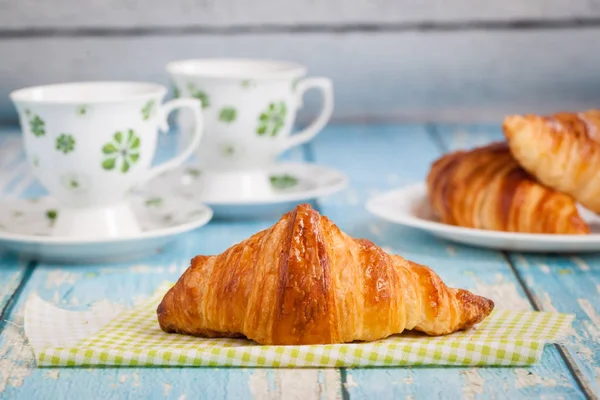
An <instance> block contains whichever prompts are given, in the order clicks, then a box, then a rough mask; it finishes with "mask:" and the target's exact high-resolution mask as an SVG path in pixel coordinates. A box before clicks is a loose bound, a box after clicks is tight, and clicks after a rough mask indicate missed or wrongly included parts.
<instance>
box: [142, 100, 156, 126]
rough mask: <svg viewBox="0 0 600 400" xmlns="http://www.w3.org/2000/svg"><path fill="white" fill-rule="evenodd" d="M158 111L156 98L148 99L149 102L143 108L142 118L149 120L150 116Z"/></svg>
mask: <svg viewBox="0 0 600 400" xmlns="http://www.w3.org/2000/svg"><path fill="white" fill-rule="evenodd" d="M155 111H156V102H155V101H154V100H148V102H147V103H146V104H145V105H144V107H143V108H142V118H143V119H144V121H148V120H149V119H150V117H152V116H153V115H154V113H155Z"/></svg>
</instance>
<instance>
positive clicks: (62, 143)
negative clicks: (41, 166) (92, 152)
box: [56, 133, 75, 154]
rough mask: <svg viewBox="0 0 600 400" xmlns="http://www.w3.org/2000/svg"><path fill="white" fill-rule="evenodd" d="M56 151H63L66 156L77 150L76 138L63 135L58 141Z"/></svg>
mask: <svg viewBox="0 0 600 400" xmlns="http://www.w3.org/2000/svg"><path fill="white" fill-rule="evenodd" d="M56 150H58V151H62V152H63V153H64V154H67V153H70V152H72V151H73V150H75V138H74V137H73V135H69V134H67V133H62V134H61V135H60V136H59V137H58V138H57V139H56Z"/></svg>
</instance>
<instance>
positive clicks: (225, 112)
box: [219, 107, 237, 124]
mask: <svg viewBox="0 0 600 400" xmlns="http://www.w3.org/2000/svg"><path fill="white" fill-rule="evenodd" d="M236 117H237V111H236V109H235V108H233V107H223V108H221V111H220V112H219V121H222V122H225V123H226V124H229V123H231V122H233V121H235V119H236Z"/></svg>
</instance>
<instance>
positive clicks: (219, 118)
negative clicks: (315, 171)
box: [166, 59, 333, 172]
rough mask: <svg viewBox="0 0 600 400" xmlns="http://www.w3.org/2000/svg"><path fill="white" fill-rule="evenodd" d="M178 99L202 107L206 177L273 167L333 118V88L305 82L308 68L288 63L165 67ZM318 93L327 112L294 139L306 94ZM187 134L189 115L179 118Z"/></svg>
mask: <svg viewBox="0 0 600 400" xmlns="http://www.w3.org/2000/svg"><path fill="white" fill-rule="evenodd" d="M166 69H167V71H168V72H169V74H170V76H171V80H172V82H173V84H174V86H175V91H176V96H179V97H183V98H196V99H198V100H200V101H201V102H202V110H203V112H204V121H205V134H204V137H203V138H202V146H200V147H199V148H198V151H197V154H198V163H199V167H200V168H201V169H202V170H204V171H207V172H210V171H213V172H227V171H235V170H242V169H243V170H245V171H248V170H251V169H258V168H261V167H265V166H268V165H269V164H272V163H273V162H274V161H275V160H276V158H277V156H279V155H280V154H281V153H282V152H284V151H285V150H287V149H289V148H291V147H294V146H298V145H300V144H302V143H305V142H307V141H309V140H311V139H312V138H313V137H314V136H315V135H317V134H318V133H319V132H320V131H321V130H322V129H323V127H324V126H325V125H326V124H327V121H328V120H329V118H330V117H331V113H332V111H333V89H332V82H331V80H330V79H328V78H321V77H311V78H304V76H305V75H306V68H305V67H303V66H301V65H298V64H295V63H290V62H284V61H270V60H251V59H249V60H247V59H197V60H184V61H175V62H172V63H170V64H168V65H167V67H166ZM311 88H316V89H320V90H321V91H322V94H323V108H322V110H321V112H320V114H319V115H318V117H317V118H316V119H315V121H314V122H313V123H312V124H311V125H310V126H308V127H307V128H306V129H304V130H303V131H301V132H298V133H295V134H292V128H293V126H294V121H295V118H296V111H297V110H298V109H299V108H300V107H301V106H302V97H303V95H304V93H305V92H306V91H307V90H309V89H311ZM179 114H180V115H179V123H180V125H181V127H182V128H183V131H184V132H189V126H190V122H191V120H190V114H188V113H184V112H182V113H179Z"/></svg>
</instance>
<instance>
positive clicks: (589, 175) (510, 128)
mask: <svg viewBox="0 0 600 400" xmlns="http://www.w3.org/2000/svg"><path fill="white" fill-rule="evenodd" d="M503 129H504V135H505V137H506V140H507V142H508V145H509V147H510V151H511V152H512V154H513V156H514V157H515V158H516V159H517V161H518V162H519V164H521V166H522V167H523V168H525V169H526V170H527V171H529V173H531V174H532V175H533V176H535V177H536V179H537V180H538V181H540V182H541V183H543V184H544V185H546V186H549V187H551V188H553V189H555V190H558V191H561V192H563V193H567V194H569V195H571V196H573V197H574V198H575V200H577V201H578V202H579V203H581V204H582V205H583V206H584V207H586V208H588V209H590V210H592V211H594V212H596V213H599V212H600V110H589V111H586V112H581V113H559V114H554V115H551V116H548V117H542V116H537V115H525V116H521V115H512V116H508V117H506V118H505V119H504V124H503Z"/></svg>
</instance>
